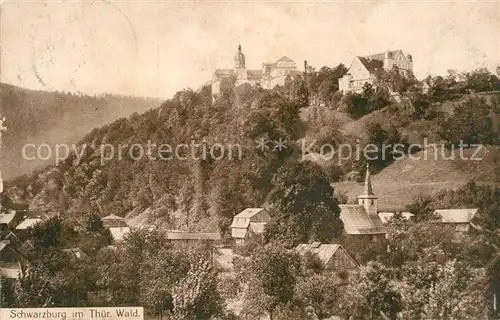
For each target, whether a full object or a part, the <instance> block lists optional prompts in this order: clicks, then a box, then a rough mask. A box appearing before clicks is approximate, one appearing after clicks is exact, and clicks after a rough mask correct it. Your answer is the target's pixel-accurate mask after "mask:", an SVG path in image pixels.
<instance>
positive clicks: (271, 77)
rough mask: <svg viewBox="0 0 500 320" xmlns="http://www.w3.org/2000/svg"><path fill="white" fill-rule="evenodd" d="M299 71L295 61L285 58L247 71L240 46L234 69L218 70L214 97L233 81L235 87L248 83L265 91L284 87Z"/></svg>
mask: <svg viewBox="0 0 500 320" xmlns="http://www.w3.org/2000/svg"><path fill="white" fill-rule="evenodd" d="M298 73H299V71H298V70H297V66H296V64H295V61H293V60H292V59H290V58H288V57H287V56H283V57H281V58H280V59H278V60H277V61H276V62H274V63H263V64H262V68H261V69H247V68H246V58H245V55H244V54H243V52H242V50H241V45H239V46H238V51H237V52H236V55H235V57H234V67H233V69H216V70H215V71H214V73H213V77H212V96H213V97H216V96H217V95H218V94H220V92H221V89H222V86H223V85H224V84H225V83H227V84H229V83H230V82H232V81H235V83H234V84H235V85H236V86H238V85H241V84H244V83H248V84H250V85H260V86H261V87H262V88H264V89H272V88H274V87H275V86H277V85H278V86H284V85H285V84H286V82H287V81H288V80H291V79H293V78H294V77H295V76H296V75H297V74H298Z"/></svg>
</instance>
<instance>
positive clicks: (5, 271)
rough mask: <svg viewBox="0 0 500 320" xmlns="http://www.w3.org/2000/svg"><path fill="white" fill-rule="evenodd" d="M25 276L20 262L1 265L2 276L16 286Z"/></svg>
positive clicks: (0, 272)
mask: <svg viewBox="0 0 500 320" xmlns="http://www.w3.org/2000/svg"><path fill="white" fill-rule="evenodd" d="M22 274H23V269H22V267H21V263H20V262H6V263H0V276H3V277H5V278H7V280H9V281H10V282H11V283H12V284H15V283H16V282H17V281H18V280H19V277H20V276H21V275H22Z"/></svg>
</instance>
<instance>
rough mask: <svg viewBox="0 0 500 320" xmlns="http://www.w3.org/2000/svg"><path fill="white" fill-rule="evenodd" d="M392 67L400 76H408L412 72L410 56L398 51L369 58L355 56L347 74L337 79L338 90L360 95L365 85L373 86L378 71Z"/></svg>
mask: <svg viewBox="0 0 500 320" xmlns="http://www.w3.org/2000/svg"><path fill="white" fill-rule="evenodd" d="M394 67H397V68H398V70H399V72H400V73H401V74H402V75H404V76H408V75H409V74H410V73H411V72H413V58H412V56H411V55H409V54H408V55H405V54H404V53H403V51H401V50H400V49H398V50H393V51H386V52H385V53H378V54H373V55H369V56H357V57H355V58H354V60H353V61H352V63H351V65H350V66H349V69H348V70H347V73H346V74H345V75H344V76H343V77H342V78H340V79H339V90H340V91H343V92H349V91H352V92H357V93H360V92H362V91H363V86H364V85H365V84H366V83H369V84H371V85H373V84H374V81H375V77H376V75H377V73H378V72H379V71H382V70H386V71H389V70H392V69H393V68H394Z"/></svg>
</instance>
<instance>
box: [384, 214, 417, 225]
mask: <svg viewBox="0 0 500 320" xmlns="http://www.w3.org/2000/svg"><path fill="white" fill-rule="evenodd" d="M395 214H396V213H395V212H379V213H378V216H379V218H380V220H381V221H382V223H384V224H385V223H389V220H390V219H392V217H394V215H395ZM401 215H402V216H403V218H405V220H410V218H411V217H413V216H414V214H413V213H411V212H401Z"/></svg>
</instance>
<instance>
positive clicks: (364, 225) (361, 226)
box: [339, 165, 387, 239]
mask: <svg viewBox="0 0 500 320" xmlns="http://www.w3.org/2000/svg"><path fill="white" fill-rule="evenodd" d="M339 207H340V210H341V211H340V219H341V220H342V222H343V223H344V230H345V233H346V234H348V235H355V236H364V237H367V238H371V239H376V238H385V234H386V233H387V230H386V227H385V226H384V225H383V224H382V221H381V219H380V217H379V215H378V197H377V196H376V195H375V194H374V193H373V188H372V182H371V179H370V167H369V166H368V165H367V167H366V177H365V185H364V191H363V194H361V195H359V196H358V203H357V204H341V205H339Z"/></svg>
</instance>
